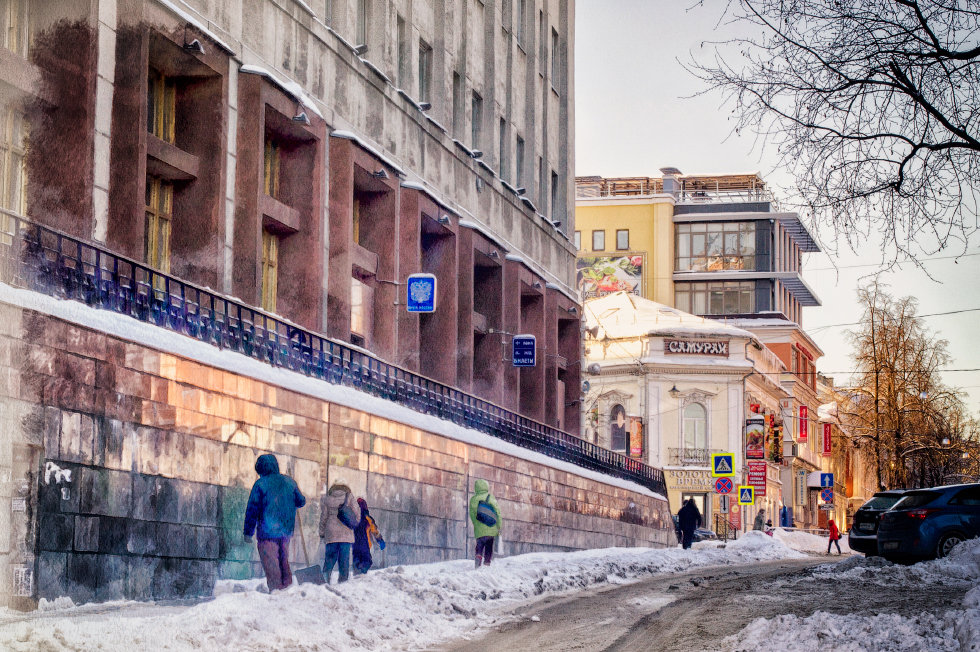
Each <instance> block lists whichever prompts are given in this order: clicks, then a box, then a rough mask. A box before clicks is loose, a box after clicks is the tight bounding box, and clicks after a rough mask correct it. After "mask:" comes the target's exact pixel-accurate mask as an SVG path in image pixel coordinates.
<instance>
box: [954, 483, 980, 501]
mask: <svg viewBox="0 0 980 652" xmlns="http://www.w3.org/2000/svg"><path fill="white" fill-rule="evenodd" d="M949 504H950V505H973V506H980V487H967V488H966V489H962V490H960V491H959V492H958V493H957V494H956V495H955V496H953V497H952V498H950V500H949Z"/></svg>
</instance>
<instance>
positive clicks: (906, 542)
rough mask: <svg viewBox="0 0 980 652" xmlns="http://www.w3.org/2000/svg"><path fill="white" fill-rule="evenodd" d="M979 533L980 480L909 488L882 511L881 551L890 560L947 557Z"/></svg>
mask: <svg viewBox="0 0 980 652" xmlns="http://www.w3.org/2000/svg"><path fill="white" fill-rule="evenodd" d="M974 537H980V483H972V484H958V485H948V486H945V487H933V488H932V489H916V490H915V491H909V492H908V493H906V494H905V495H904V496H902V499H901V500H900V501H898V502H897V503H895V506H894V507H892V508H891V509H889V510H888V511H887V512H885V513H884V514H882V516H881V522H880V523H879V525H878V554H880V555H881V556H882V557H885V558H886V559H889V560H897V559H933V558H935V557H945V556H946V555H948V554H949V551H950V550H952V549H953V547H954V546H956V545H957V544H958V543H960V542H962V541H966V540H967V539H972V538H974Z"/></svg>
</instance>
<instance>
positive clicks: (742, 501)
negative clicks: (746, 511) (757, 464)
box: [738, 485, 755, 505]
mask: <svg viewBox="0 0 980 652" xmlns="http://www.w3.org/2000/svg"><path fill="white" fill-rule="evenodd" d="M754 502H755V487H753V486H751V485H739V486H738V504H739V505H751V504H752V503H754Z"/></svg>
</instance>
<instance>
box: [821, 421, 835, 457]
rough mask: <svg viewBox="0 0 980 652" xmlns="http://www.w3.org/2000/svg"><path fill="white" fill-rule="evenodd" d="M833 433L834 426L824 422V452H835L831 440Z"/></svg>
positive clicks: (828, 453)
mask: <svg viewBox="0 0 980 652" xmlns="http://www.w3.org/2000/svg"><path fill="white" fill-rule="evenodd" d="M832 434H833V426H831V425H830V424H829V423H825V424H823V454H824V455H830V454H831V453H833V444H832V442H831V435H832Z"/></svg>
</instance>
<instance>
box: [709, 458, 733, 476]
mask: <svg viewBox="0 0 980 652" xmlns="http://www.w3.org/2000/svg"><path fill="white" fill-rule="evenodd" d="M734 473H735V456H734V455H733V454H732V453H712V454H711V477H712V478H717V477H720V476H725V475H734Z"/></svg>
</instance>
